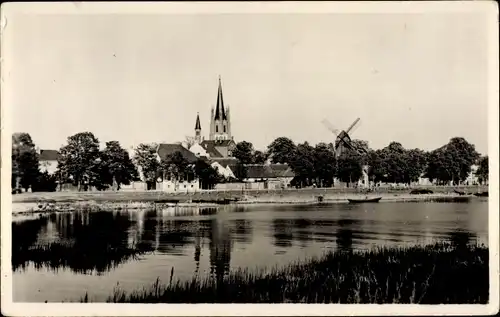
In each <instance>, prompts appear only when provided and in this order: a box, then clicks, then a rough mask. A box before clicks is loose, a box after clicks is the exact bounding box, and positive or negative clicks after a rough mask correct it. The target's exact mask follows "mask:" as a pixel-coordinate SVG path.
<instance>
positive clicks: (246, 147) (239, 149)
mask: <svg viewBox="0 0 500 317" xmlns="http://www.w3.org/2000/svg"><path fill="white" fill-rule="evenodd" d="M253 151H254V150H253V145H252V143H250V142H247V141H241V142H239V143H238V144H236V147H235V149H234V150H233V156H234V157H235V158H237V159H238V160H239V161H240V162H241V163H243V164H252V163H253Z"/></svg>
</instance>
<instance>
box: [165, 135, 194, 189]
mask: <svg viewBox="0 0 500 317" xmlns="http://www.w3.org/2000/svg"><path fill="white" fill-rule="evenodd" d="M175 152H179V153H181V154H182V157H183V158H184V159H185V160H186V161H187V162H188V163H189V164H195V163H196V161H197V160H198V157H196V155H195V154H194V153H192V152H191V151H190V150H188V149H186V148H185V147H184V146H182V145H181V144H165V143H163V144H159V145H158V148H157V150H156V153H157V155H158V160H159V161H161V160H167V159H168V158H169V157H170V156H171V155H172V154H174V153H175ZM156 189H157V190H161V191H166V192H194V191H199V190H200V182H199V180H198V179H197V178H196V177H194V175H183V176H181V177H180V179H176V178H175V177H174V176H173V175H171V174H168V173H165V174H164V175H163V177H161V178H160V180H159V181H158V182H157V185H156Z"/></svg>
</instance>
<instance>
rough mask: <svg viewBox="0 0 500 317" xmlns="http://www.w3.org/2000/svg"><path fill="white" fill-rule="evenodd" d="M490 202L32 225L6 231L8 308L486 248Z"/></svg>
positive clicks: (72, 219)
mask: <svg viewBox="0 0 500 317" xmlns="http://www.w3.org/2000/svg"><path fill="white" fill-rule="evenodd" d="M487 231H488V202H487V200H481V199H476V200H472V201H471V202H469V203H395V202H394V203H379V204H365V205H349V204H335V205H321V206H294V205H285V206H284V205H281V206H271V205H267V206H262V205H261V206H257V205H255V206H248V207H234V206H224V207H220V208H217V209H214V208H169V209H165V210H159V211H154V210H134V211H130V212H126V211H123V212H92V213H90V212H78V213H59V214H52V215H48V216H43V217H42V216H38V215H37V216H34V217H32V218H31V219H23V220H19V219H18V220H16V221H14V222H13V224H12V242H13V245H12V265H13V269H14V275H13V285H14V287H13V294H14V301H23V302H40V301H46V300H47V301H49V302H61V301H78V300H79V299H80V297H81V296H83V295H84V294H85V292H88V293H89V296H90V297H91V298H93V299H95V300H102V301H104V300H105V299H106V297H107V296H108V295H110V294H111V293H112V291H113V288H114V287H115V286H116V285H117V283H118V282H119V285H120V288H122V289H125V290H135V289H141V288H142V287H147V286H149V285H150V284H151V283H153V282H154V281H155V280H156V278H157V277H160V279H161V280H162V281H163V282H168V280H169V278H170V274H171V270H172V267H174V278H179V279H185V278H191V277H192V276H193V275H196V274H198V275H200V276H205V275H207V274H211V275H214V276H222V275H224V274H227V272H228V270H230V269H236V268H240V267H243V268H245V267H246V268H250V269H253V268H256V267H263V266H267V267H271V266H275V265H278V266H279V265H284V264H288V263H290V262H292V261H296V260H299V259H305V258H308V257H312V256H319V255H321V254H323V253H324V252H325V251H327V250H336V249H344V250H346V249H354V250H363V249H371V248H374V247H377V246H404V245H407V244H427V243H432V242H435V241H439V240H451V241H454V242H459V243H467V242H469V243H480V244H481V243H484V244H487V243H488V241H487V238H488V234H487Z"/></svg>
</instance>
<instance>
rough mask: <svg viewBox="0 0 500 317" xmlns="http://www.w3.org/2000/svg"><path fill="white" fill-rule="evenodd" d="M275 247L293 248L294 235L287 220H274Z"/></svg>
mask: <svg viewBox="0 0 500 317" xmlns="http://www.w3.org/2000/svg"><path fill="white" fill-rule="evenodd" d="M273 228H274V245H275V246H277V247H286V248H290V247H291V246H292V241H293V234H292V227H291V223H290V221H288V220H287V219H274V220H273Z"/></svg>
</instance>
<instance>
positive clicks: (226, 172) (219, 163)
mask: <svg viewBox="0 0 500 317" xmlns="http://www.w3.org/2000/svg"><path fill="white" fill-rule="evenodd" d="M210 162H211V163H210V165H211V166H212V167H213V168H215V169H216V170H217V171H218V172H219V174H220V175H222V176H223V177H225V178H236V176H235V174H234V173H235V171H236V165H237V164H238V159H236V158H234V157H228V158H213V159H211V160H210Z"/></svg>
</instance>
